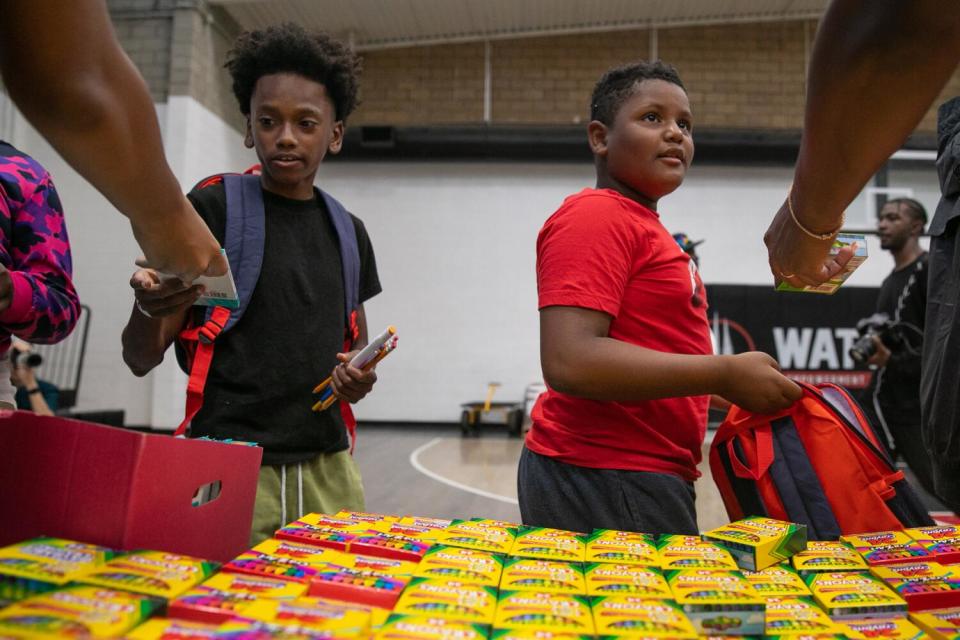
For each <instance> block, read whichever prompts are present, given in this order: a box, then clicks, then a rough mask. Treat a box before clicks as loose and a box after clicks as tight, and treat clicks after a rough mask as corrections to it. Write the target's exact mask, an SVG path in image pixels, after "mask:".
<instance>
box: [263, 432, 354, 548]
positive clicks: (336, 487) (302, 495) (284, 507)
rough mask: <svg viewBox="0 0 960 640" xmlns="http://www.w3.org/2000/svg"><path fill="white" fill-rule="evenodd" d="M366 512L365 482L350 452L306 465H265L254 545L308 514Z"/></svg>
mask: <svg viewBox="0 0 960 640" xmlns="http://www.w3.org/2000/svg"><path fill="white" fill-rule="evenodd" d="M341 509H348V510H350V511H363V510H364V500H363V482H362V481H361V479H360V470H359V469H358V468H357V463H356V462H354V460H353V456H351V455H350V452H349V451H346V450H344V451H339V452H337V453H323V454H320V455H319V456H317V457H316V458H314V459H313V460H307V461H306V462H301V463H293V464H284V465H273V466H270V465H264V466H262V467H260V478H259V480H258V482H257V502H256V506H255V507H254V510H253V529H252V530H251V532H250V546H251V547H252V546H255V545H257V544H260V543H261V542H263V541H264V540H266V539H267V538H270V537H272V536H273V533H274V531H276V530H277V529H279V528H280V527H282V526H284V525H285V524H287V523H289V522H293V521H294V520H296V519H297V518H299V517H300V516H302V515H305V514H308V513H336V512H337V511H340V510H341Z"/></svg>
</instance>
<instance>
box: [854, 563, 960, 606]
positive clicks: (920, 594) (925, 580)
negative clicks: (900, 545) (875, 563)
mask: <svg viewBox="0 0 960 640" xmlns="http://www.w3.org/2000/svg"><path fill="white" fill-rule="evenodd" d="M870 571H871V572H872V573H873V574H874V575H875V576H877V577H878V578H880V579H881V580H883V581H884V582H885V583H886V584H887V586H888V587H890V588H891V589H893V590H894V591H896V592H897V594H899V596H900V597H901V598H903V599H904V600H906V601H907V607H908V608H909V609H910V611H924V610H927V609H947V608H949V607H958V606H960V567H955V566H944V565H942V564H940V563H939V562H909V563H905V564H892V565H885V566H881V567H872V568H871V569H870Z"/></svg>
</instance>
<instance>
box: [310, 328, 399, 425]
mask: <svg viewBox="0 0 960 640" xmlns="http://www.w3.org/2000/svg"><path fill="white" fill-rule="evenodd" d="M398 341H399V338H398V337H397V329H396V327H394V326H393V325H391V326H389V327H387V328H386V330H385V331H384V332H383V333H381V334H380V335H378V336H377V337H376V338H374V339H373V340H371V341H370V343H369V344H368V345H367V346H365V347H364V348H363V349H361V350H360V352H359V353H358V354H357V355H355V356H353V359H352V360H350V366H351V367H356V368H357V369H360V370H361V371H369V370H370V369H372V368H373V367H374V366H376V364H377V363H378V362H380V361H381V360H383V359H384V358H386V357H387V354H389V353H390V352H391V351H393V350H394V349H396V348H397V344H398ZM313 392H314V393H315V394H319V395H320V399H319V400H317V402H316V404H314V405H313V410H314V411H318V412H319V411H326V410H327V409H329V408H330V406H331V405H332V404H333V403H334V402H335V401H336V400H337V395H336V394H335V393H334V392H333V376H330V377H328V378H327V379H326V380H324V381H323V382H321V383H320V384H318V385H317V386H316V387H315V388H314V389H313Z"/></svg>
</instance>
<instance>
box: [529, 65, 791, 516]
mask: <svg viewBox="0 0 960 640" xmlns="http://www.w3.org/2000/svg"><path fill="white" fill-rule="evenodd" d="M587 134H588V138H589V143H590V148H591V150H592V151H593V155H594V162H595V165H596V171H597V185H596V188H595V189H584V190H583V191H581V192H580V193H577V194H575V195H572V196H570V197H569V198H567V199H566V200H565V201H564V202H563V204H562V205H561V207H560V209H558V210H557V212H556V213H554V214H553V215H552V216H551V217H550V218H549V219H548V220H547V222H546V223H545V224H544V226H543V229H541V231H540V235H539V237H538V239H537V286H538V291H539V308H540V358H541V365H542V367H543V374H544V379H545V380H546V382H547V386H548V390H547V391H546V393H544V394H543V395H542V396H541V397H540V399H539V400H538V401H537V403H536V405H535V406H534V408H533V413H532V418H533V427H532V428H531V430H530V432H529V435H528V436H527V440H526V447H525V449H524V451H523V454H522V456H521V459H520V468H519V474H518V490H519V497H520V512H521V515H522V517H523V522H524V524H528V525H535V526H546V527H556V528H560V529H570V530H574V531H590V530H592V529H594V528H606V529H621V530H629V531H645V532H650V533H685V534H696V533H697V520H696V511H695V509H694V489H693V482H694V480H696V478H697V476H698V475H699V474H698V472H697V463H698V462H700V459H701V447H702V445H703V438H704V434H705V431H706V424H707V406H708V404H709V396H710V394H716V395H719V396H722V397H724V398H726V399H727V400H729V401H731V402H733V403H734V404H737V405H740V406H742V407H745V408H747V409H750V410H753V411H760V412H773V411H776V410H779V409H783V408H785V407H787V406H789V405H790V404H791V403H792V402H794V401H795V400H797V399H798V398H799V397H800V395H801V390H800V388H799V387H798V386H797V385H796V384H794V383H793V382H791V381H790V380H788V379H787V378H785V377H784V376H783V375H782V374H781V373H780V372H779V370H778V366H777V363H776V361H775V360H774V359H773V358H771V357H770V356H769V355H767V354H764V353H759V352H751V353H744V354H738V355H734V356H716V355H712V353H713V349H712V346H711V340H710V330H709V325H708V322H707V313H706V311H707V302H706V298H705V295H704V289H703V283H702V282H701V280H700V276H699V274H698V273H697V270H696V265H695V264H694V263H693V262H691V260H690V258H689V256H687V255H686V254H685V253H684V252H683V251H682V250H681V249H680V247H679V246H678V245H677V242H676V241H675V240H674V239H673V237H672V236H671V235H670V232H668V231H667V230H666V228H665V227H664V226H663V224H662V223H661V222H660V218H659V216H658V214H657V201H658V200H659V199H660V198H662V197H663V196H665V195H667V194H669V193H671V192H672V191H674V190H675V189H676V188H677V187H679V186H680V183H681V182H683V178H684V176H685V175H686V172H687V168H688V167H689V166H690V161H691V160H692V159H693V151H694V145H693V118H692V115H691V113H690V103H689V100H688V99H687V94H686V91H685V89H684V87H683V84H682V83H681V81H680V78H679V76H678V75H677V72H676V70H675V69H674V68H673V67H671V66H670V65H667V64H664V63H662V62H652V63H648V62H639V63H636V64H630V65H626V66H623V67H618V68H615V69H611V70H610V71H608V72H607V73H606V74H605V75H604V76H603V77H602V78H601V79H600V81H599V82H598V83H597V86H596V87H595V89H594V92H593V98H592V101H591V122H590V124H589V125H588V127H587Z"/></svg>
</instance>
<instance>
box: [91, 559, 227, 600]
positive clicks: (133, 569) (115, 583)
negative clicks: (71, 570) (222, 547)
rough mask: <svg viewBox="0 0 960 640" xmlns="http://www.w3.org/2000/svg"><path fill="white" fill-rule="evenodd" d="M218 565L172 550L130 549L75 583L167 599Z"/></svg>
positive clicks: (199, 579) (179, 592)
mask: <svg viewBox="0 0 960 640" xmlns="http://www.w3.org/2000/svg"><path fill="white" fill-rule="evenodd" d="M219 566H220V565H219V564H218V563H216V562H210V561H207V560H201V559H199V558H191V557H190V556H183V555H178V554H175V553H166V552H163V551H134V552H132V553H128V554H126V555H122V556H118V557H116V558H114V559H113V560H110V561H109V562H107V563H106V564H104V565H102V566H101V567H99V568H97V569H94V570H93V571H90V572H88V573H86V574H85V575H84V576H83V577H82V578H80V579H79V582H81V583H83V584H91V585H97V586H100V587H108V588H111V589H120V590H123V591H133V592H134V593H142V594H145V595H149V596H159V597H161V598H166V599H170V598H175V597H177V596H178V595H180V594H182V593H185V592H186V591H188V590H189V589H191V588H193V587H194V586H196V585H198V584H200V583H201V582H203V581H204V580H206V579H207V577H208V576H210V575H211V574H212V573H213V572H214V571H216V570H217V568H218V567H219Z"/></svg>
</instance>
